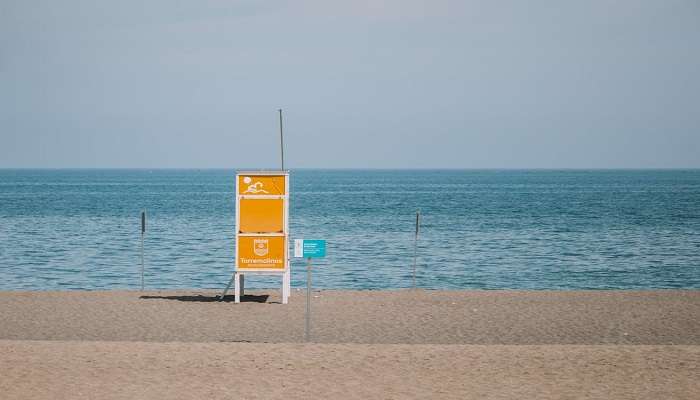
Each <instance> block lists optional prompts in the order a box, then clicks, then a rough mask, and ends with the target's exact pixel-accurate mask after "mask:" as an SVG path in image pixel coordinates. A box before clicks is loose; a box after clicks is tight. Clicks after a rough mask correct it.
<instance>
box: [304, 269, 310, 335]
mask: <svg viewBox="0 0 700 400" xmlns="http://www.w3.org/2000/svg"><path fill="white" fill-rule="evenodd" d="M310 339H311V257H309V258H307V259H306V320H305V324H304V340H305V341H307V342H308V341H309V340H310Z"/></svg>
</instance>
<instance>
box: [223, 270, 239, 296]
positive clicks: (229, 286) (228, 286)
mask: <svg viewBox="0 0 700 400" xmlns="http://www.w3.org/2000/svg"><path fill="white" fill-rule="evenodd" d="M234 279H236V273H235V272H234V273H233V275H231V280H230V281H228V285H226V289H224V292H223V293H221V296H219V301H224V297H225V296H226V293H228V290H229V289H230V288H231V284H233V280H234Z"/></svg>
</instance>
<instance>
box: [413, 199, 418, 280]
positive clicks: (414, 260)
mask: <svg viewBox="0 0 700 400" xmlns="http://www.w3.org/2000/svg"><path fill="white" fill-rule="evenodd" d="M419 230H420V209H419V210H417V211H416V237H415V240H414V241H413V288H414V289H415V288H416V264H417V260H418V231H419Z"/></svg>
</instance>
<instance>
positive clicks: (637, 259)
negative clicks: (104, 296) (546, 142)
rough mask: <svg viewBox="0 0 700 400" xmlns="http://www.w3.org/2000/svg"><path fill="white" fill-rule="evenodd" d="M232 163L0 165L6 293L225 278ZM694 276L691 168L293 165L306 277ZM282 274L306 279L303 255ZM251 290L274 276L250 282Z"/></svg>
mask: <svg viewBox="0 0 700 400" xmlns="http://www.w3.org/2000/svg"><path fill="white" fill-rule="evenodd" d="M234 184H235V171H233V170H0V289H1V290H83V289H88V290H92V289H136V288H139V287H140V219H139V218H140V211H141V209H146V210H147V213H148V231H147V234H146V239H145V254H146V278H145V280H146V287H147V288H150V289H165V288H168V289H171V288H182V289H184V288H222V287H223V286H225V284H226V283H227V281H228V279H229V277H230V275H231V272H232V267H233V259H234V243H235V242H234V223H235V221H234V215H235V213H234V211H235V210H234V206H235V204H234ZM417 209H420V210H421V214H422V226H421V234H420V238H419V242H418V264H417V285H418V286H420V287H424V288H435V289H650V288H695V289H698V288H700V170H591V171H584V170H562V171H555V170H551V171H550V170H397V171H390V170H386V171H384V170H298V171H292V174H291V213H290V224H291V232H292V233H291V238H292V239H294V238H307V239H312V238H315V239H326V240H327V241H328V257H327V258H325V259H319V260H316V261H315V262H314V286H315V287H322V288H353V289H379V288H404V287H410V286H411V282H412V279H411V275H412V263H413V236H414V224H415V212H416V210H417ZM292 269H293V274H292V285H293V286H295V287H301V286H304V285H305V281H304V278H305V265H304V262H303V260H299V259H293V261H292ZM246 285H247V286H249V287H279V279H275V278H251V279H248V280H247V281H246Z"/></svg>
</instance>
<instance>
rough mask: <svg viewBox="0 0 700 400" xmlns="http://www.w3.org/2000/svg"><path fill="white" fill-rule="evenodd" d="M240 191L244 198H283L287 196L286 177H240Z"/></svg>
mask: <svg viewBox="0 0 700 400" xmlns="http://www.w3.org/2000/svg"><path fill="white" fill-rule="evenodd" d="M238 190H239V193H238V194H240V195H244V196H269V195H273V196H274V195H278V196H282V195H285V194H287V188H286V185H285V176H279V175H271V176H267V175H239V176H238Z"/></svg>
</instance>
